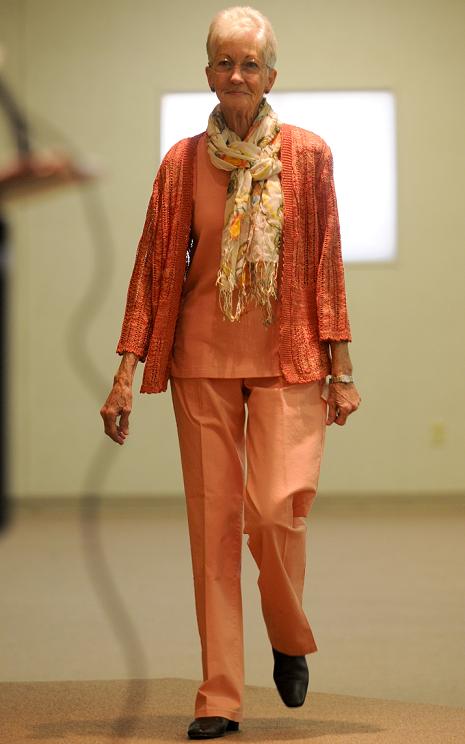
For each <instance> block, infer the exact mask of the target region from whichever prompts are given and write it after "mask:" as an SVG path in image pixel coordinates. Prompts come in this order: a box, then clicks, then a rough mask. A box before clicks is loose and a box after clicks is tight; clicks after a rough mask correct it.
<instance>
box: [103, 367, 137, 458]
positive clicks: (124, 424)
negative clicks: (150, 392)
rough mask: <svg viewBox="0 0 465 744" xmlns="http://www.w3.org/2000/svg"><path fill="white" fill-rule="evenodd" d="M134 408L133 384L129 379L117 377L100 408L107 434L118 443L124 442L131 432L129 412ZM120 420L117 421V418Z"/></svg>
mask: <svg viewBox="0 0 465 744" xmlns="http://www.w3.org/2000/svg"><path fill="white" fill-rule="evenodd" d="M131 409H132V385H131V383H130V382H129V381H127V380H124V379H120V378H115V382H114V383H113V387H112V389H111V391H110V394H109V396H108V398H107V399H106V401H105V403H104V404H103V406H102V408H101V409H100V415H101V417H102V418H103V423H104V427H105V434H108V436H109V437H110V439H113V441H114V442H117V443H118V444H124V442H125V440H126V437H127V436H128V434H129V414H130V413H131ZM118 417H119V421H118V423H117V419H118Z"/></svg>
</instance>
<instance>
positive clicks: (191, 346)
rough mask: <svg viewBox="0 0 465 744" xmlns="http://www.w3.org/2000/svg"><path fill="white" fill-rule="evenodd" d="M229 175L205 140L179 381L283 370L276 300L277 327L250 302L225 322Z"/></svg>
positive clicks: (180, 327) (198, 163)
mask: <svg viewBox="0 0 465 744" xmlns="http://www.w3.org/2000/svg"><path fill="white" fill-rule="evenodd" d="M228 183H229V172H228V171H222V170H220V169H218V168H215V166H214V165H213V164H212V162H211V160H210V158H209V156H208V151H207V137H206V134H204V135H203V136H202V137H200V139H199V142H198V146H197V154H196V158H195V166H194V185H193V192H194V193H193V197H194V215H193V229H194V239H195V244H196V247H195V251H194V254H193V258H192V261H191V264H190V267H189V272H188V275H187V278H186V279H185V281H184V284H183V289H182V298H181V309H180V314H179V317H178V321H177V324H176V332H175V337H174V347H173V360H172V365H171V375H172V376H174V377H268V376H274V375H279V374H281V370H280V366H279V302H278V301H277V300H274V299H273V300H272V308H273V318H274V319H273V323H272V324H271V325H270V326H265V325H264V324H263V315H262V310H261V308H259V307H256V306H255V305H254V303H253V302H252V303H250V305H249V308H248V310H247V311H246V312H245V313H244V315H242V317H241V319H240V320H239V321H237V322H234V323H232V322H231V321H229V320H227V319H225V318H224V316H223V313H222V311H221V308H220V305H219V300H218V288H217V286H216V284H215V282H216V276H217V273H218V269H219V267H220V261H221V236H222V231H223V223H224V209H225V204H226V191H227V187H228Z"/></svg>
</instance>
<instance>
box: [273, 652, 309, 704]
mask: <svg viewBox="0 0 465 744" xmlns="http://www.w3.org/2000/svg"><path fill="white" fill-rule="evenodd" d="M272 649H273V656H274V668H273V679H274V682H275V685H276V687H277V690H278V692H279V694H280V696H281V700H282V701H283V703H284V705H287V707H288V708H298V707H300V706H301V705H303V704H304V702H305V697H306V695H307V688H308V680H309V674H308V666H307V660H306V659H305V656H288V654H283V653H282V652H281V651H277V650H276V649H275V648H273V647H272Z"/></svg>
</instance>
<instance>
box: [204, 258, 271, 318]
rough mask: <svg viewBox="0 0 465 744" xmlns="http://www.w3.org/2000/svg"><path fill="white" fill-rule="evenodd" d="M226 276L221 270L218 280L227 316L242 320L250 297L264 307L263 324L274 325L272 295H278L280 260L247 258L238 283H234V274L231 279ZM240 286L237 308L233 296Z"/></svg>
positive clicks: (221, 301) (221, 304) (222, 303)
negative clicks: (269, 261) (252, 259)
mask: <svg viewBox="0 0 465 744" xmlns="http://www.w3.org/2000/svg"><path fill="white" fill-rule="evenodd" d="M224 278H225V277H224V274H223V273H222V272H221V270H220V271H219V272H218V278H217V280H216V284H217V285H219V302H220V307H221V310H222V312H223V314H224V315H225V318H227V319H228V320H230V321H231V322H237V321H239V320H240V319H241V317H242V315H243V314H244V313H245V312H246V310H247V307H248V305H249V303H250V301H254V302H255V305H256V306H257V307H262V308H263V324H264V325H265V326H268V325H271V323H272V322H273V310H272V307H271V299H272V298H274V299H277V293H276V285H277V278H278V264H277V263H272V264H270V263H266V262H264V261H259V262H257V263H250V262H247V264H246V265H245V267H244V269H243V271H242V274H241V277H240V280H239V286H238V287H236V285H235V284H234V277H232V281H229V282H228V281H226V282H224ZM236 290H237V298H236V308H235V310H233V297H234V292H235V291H236Z"/></svg>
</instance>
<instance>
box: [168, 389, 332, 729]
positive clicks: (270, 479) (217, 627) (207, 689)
mask: <svg viewBox="0 0 465 744" xmlns="http://www.w3.org/2000/svg"><path fill="white" fill-rule="evenodd" d="M170 388H171V394H172V400H173V408H174V412H175V417H176V424H177V429H178V435H179V444H180V453H181V463H182V471H183V479H184V489H185V495H186V510H187V519H188V528H189V539H190V548H191V557H192V569H193V578H194V594H195V607H196V616H197V624H198V630H199V635H200V641H201V650H202V671H203V682H202V684H201V685H200V687H199V689H198V692H197V696H196V700H195V717H199V716H225V717H226V718H229V719H231V720H233V721H242V720H243V688H244V649H243V624H242V594H241V560H242V535H243V533H245V534H248V535H249V537H248V540H247V545H248V547H249V549H250V551H251V553H252V555H253V558H254V560H255V562H256V564H257V566H258V569H259V577H258V582H257V583H258V587H259V590H260V596H261V606H262V613H263V618H264V621H265V625H266V629H267V633H268V637H269V640H270V642H271V645H272V646H273V647H274V648H276V649H277V650H278V651H281V652H283V653H285V654H291V655H304V654H310V653H312V652H314V651H317V646H316V643H315V640H314V637H313V634H312V630H311V628H310V625H309V622H308V620H307V618H306V616H305V613H304V611H303V608H302V594H303V588H304V576H305V563H306V528H307V525H306V520H305V517H306V516H307V514H308V512H309V510H310V507H311V505H312V502H313V499H314V498H315V495H316V489H317V483H318V477H319V471H320V460H321V456H322V452H323V446H324V438H325V429H326V423H325V422H326V401H325V400H324V399H323V398H322V397H321V392H322V389H323V382H322V381H316V382H311V383H304V384H296V385H289V384H287V383H286V381H285V380H284V378H283V377H280V376H277V377H259V378H181V377H171V379H170ZM245 405H247V426H246V427H245V420H246V419H245Z"/></svg>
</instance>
